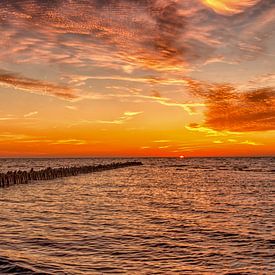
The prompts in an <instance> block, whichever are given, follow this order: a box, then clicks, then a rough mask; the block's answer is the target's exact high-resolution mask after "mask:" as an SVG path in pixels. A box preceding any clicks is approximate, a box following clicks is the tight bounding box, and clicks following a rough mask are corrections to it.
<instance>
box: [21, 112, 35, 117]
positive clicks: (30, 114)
mask: <svg viewBox="0 0 275 275" xmlns="http://www.w3.org/2000/svg"><path fill="white" fill-rule="evenodd" d="M37 114H38V112H37V111H34V112H30V113H27V114H25V115H24V117H32V116H35V115H37Z"/></svg>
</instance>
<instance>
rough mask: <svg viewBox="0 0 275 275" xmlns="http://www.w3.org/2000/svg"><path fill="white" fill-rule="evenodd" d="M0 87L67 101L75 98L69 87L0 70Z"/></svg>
mask: <svg viewBox="0 0 275 275" xmlns="http://www.w3.org/2000/svg"><path fill="white" fill-rule="evenodd" d="M0 85H2V86H6V87H12V88H14V89H18V90H22V91H26V92H31V93H39V94H45V95H51V96H56V97H60V98H63V99H67V100H71V99H75V98H76V95H75V92H74V90H72V89H71V88H69V87H66V86H62V85H57V84H53V83H49V82H45V81H41V80H36V79H31V78H28V77H23V76H21V75H19V74H14V73H11V72H7V71H3V70H0Z"/></svg>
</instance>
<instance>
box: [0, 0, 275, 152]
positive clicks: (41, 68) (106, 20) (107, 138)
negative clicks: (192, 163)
mask: <svg viewBox="0 0 275 275" xmlns="http://www.w3.org/2000/svg"><path fill="white" fill-rule="evenodd" d="M274 14H275V4H274V1H272V0H262V1H261V0H243V1H236V0H190V1H189V0H188V1H184V0H139V1H138V0H136V1H135V0H116V1H113V0H106V1H102V0H84V1H76V0H70V1H69V0H56V1H52V2H50V1H49V2H48V1H47V3H45V1H40V0H22V1H19V2H18V1H13V0H4V1H1V3H0V32H1V40H0V48H1V51H0V157H19V156H25V157H27V156H37V157H44V156H86V157H88V156H180V155H184V156H251V155H252V156H262V155H274V153H275V147H274V140H275V131H274V130H275V108H274V106H275V99H274V98H275V94H274V84H275V74H274V71H275V58H274V57H275V50H274V43H275V36H274V29H275V16H274Z"/></svg>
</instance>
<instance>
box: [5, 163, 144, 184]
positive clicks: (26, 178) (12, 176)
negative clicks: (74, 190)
mask: <svg viewBox="0 0 275 275" xmlns="http://www.w3.org/2000/svg"><path fill="white" fill-rule="evenodd" d="M138 165H142V162H140V161H128V162H124V163H122V162H114V163H110V164H104V165H103V164H99V165H94V166H91V165H89V166H72V167H61V168H51V167H48V168H46V169H42V170H37V171H35V170H33V169H31V170H30V171H21V170H19V171H12V172H11V171H10V172H7V173H0V187H9V186H11V185H15V184H27V183H29V182H31V181H38V180H39V181H40V180H52V179H56V178H62V177H71V176H77V175H80V174H88V173H93V172H99V171H105V170H111V169H118V168H123V167H129V166H138Z"/></svg>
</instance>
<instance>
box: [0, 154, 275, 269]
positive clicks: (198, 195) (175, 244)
mask: <svg viewBox="0 0 275 275" xmlns="http://www.w3.org/2000/svg"><path fill="white" fill-rule="evenodd" d="M135 160H137V159H135ZM112 161H117V160H116V159H39V160H38V159H16V160H14V159H13V160H12V159H9V160H4V159H2V160H0V165H1V169H0V170H1V171H8V170H16V169H21V170H28V169H30V168H31V167H34V168H35V169H38V168H46V167H48V166H52V167H58V166H70V165H84V164H99V163H108V162H112ZM120 161H121V159H120ZM141 161H142V162H143V163H144V166H141V167H129V168H123V169H118V170H110V171H104V172H101V173H95V174H88V175H83V176H78V177H70V178H64V179H56V180H52V181H43V182H36V183H31V184H28V185H17V186H12V187H10V188H5V189H0V209H1V212H0V223H1V224H0V225H1V226H0V238H1V240H0V274H6V273H9V274H274V272H275V261H274V252H275V249H274V248H275V247H274V243H275V238H274V223H275V219H274V218H275V217H274V202H275V200H274V198H275V185H274V182H275V181H274V180H275V173H274V169H275V168H274V167H275V165H274V163H275V159H274V158H194V159H183V160H180V159H172V158H170V159H169V158H167V159H164V158H163V159H141Z"/></svg>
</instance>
